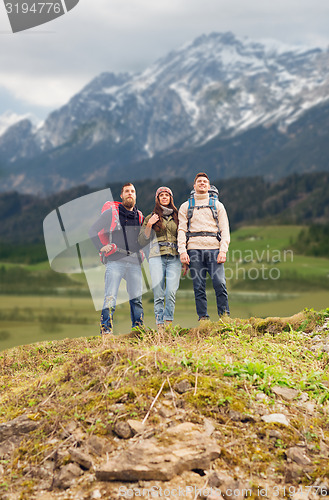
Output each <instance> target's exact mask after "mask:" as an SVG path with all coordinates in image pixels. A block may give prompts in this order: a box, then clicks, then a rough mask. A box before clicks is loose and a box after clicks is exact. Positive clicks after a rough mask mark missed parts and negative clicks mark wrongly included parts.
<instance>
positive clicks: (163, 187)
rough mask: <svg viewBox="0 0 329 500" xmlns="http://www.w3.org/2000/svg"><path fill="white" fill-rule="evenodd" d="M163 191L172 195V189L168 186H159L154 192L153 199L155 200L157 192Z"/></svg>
mask: <svg viewBox="0 0 329 500" xmlns="http://www.w3.org/2000/svg"><path fill="white" fill-rule="evenodd" d="M163 192H165V193H169V194H170V196H171V197H172V198H173V197H174V196H173V194H172V190H171V189H170V188H168V187H166V186H161V187H159V188H158V189H157V192H156V193H155V201H157V198H158V196H159V194H160V193H163Z"/></svg>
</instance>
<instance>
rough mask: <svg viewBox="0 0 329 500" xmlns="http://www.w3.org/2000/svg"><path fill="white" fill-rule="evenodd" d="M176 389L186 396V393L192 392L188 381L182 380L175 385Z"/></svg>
mask: <svg viewBox="0 0 329 500" xmlns="http://www.w3.org/2000/svg"><path fill="white" fill-rule="evenodd" d="M174 389H175V391H176V392H178V394H184V392H187V391H189V390H191V389H192V386H191V384H190V382H189V381H188V380H181V381H180V382H178V383H177V384H175V385H174Z"/></svg>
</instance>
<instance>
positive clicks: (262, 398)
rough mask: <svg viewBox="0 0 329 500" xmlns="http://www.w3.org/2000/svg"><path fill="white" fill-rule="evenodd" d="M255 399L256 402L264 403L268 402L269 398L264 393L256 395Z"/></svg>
mask: <svg viewBox="0 0 329 500" xmlns="http://www.w3.org/2000/svg"><path fill="white" fill-rule="evenodd" d="M255 399H256V401H263V402H264V401H265V402H266V401H268V400H269V397H268V396H267V395H266V394H265V393H264V392H259V393H258V394H256V396H255Z"/></svg>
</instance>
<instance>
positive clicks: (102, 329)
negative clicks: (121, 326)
mask: <svg viewBox="0 0 329 500" xmlns="http://www.w3.org/2000/svg"><path fill="white" fill-rule="evenodd" d="M100 335H101V337H103V336H106V335H113V330H109V329H107V328H101V331H100Z"/></svg>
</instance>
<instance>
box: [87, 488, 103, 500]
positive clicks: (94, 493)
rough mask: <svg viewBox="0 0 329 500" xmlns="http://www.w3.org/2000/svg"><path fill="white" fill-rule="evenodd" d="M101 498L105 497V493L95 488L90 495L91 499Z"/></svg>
mask: <svg viewBox="0 0 329 500" xmlns="http://www.w3.org/2000/svg"><path fill="white" fill-rule="evenodd" d="M99 498H103V495H102V494H101V492H100V491H99V490H94V491H93V492H92V494H91V495H90V499H91V500H98V499H99Z"/></svg>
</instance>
